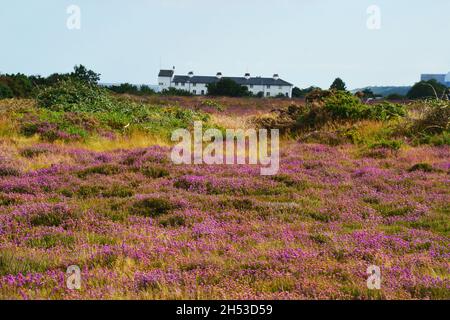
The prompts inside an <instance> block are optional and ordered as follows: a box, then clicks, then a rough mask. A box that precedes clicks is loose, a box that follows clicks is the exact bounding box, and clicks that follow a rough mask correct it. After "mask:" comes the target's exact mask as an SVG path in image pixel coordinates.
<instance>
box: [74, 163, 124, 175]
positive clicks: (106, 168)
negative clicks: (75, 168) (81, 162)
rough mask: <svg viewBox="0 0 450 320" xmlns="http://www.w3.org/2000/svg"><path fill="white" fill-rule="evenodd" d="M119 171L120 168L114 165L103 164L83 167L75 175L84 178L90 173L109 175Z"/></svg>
mask: <svg viewBox="0 0 450 320" xmlns="http://www.w3.org/2000/svg"><path fill="white" fill-rule="evenodd" d="M120 172H121V168H120V167H118V166H116V165H112V164H103V165H98V166H94V167H90V168H87V169H84V170H82V171H79V172H78V173H77V175H78V177H80V178H86V177H87V176H89V175H92V174H100V175H105V176H110V175H114V174H118V173H120Z"/></svg>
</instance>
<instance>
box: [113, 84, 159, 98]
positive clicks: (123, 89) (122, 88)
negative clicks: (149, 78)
mask: <svg viewBox="0 0 450 320" xmlns="http://www.w3.org/2000/svg"><path fill="white" fill-rule="evenodd" d="M108 89H109V90H111V91H113V92H115V93H119V94H124V93H127V94H133V95H137V96H142V95H153V94H155V91H154V90H153V89H151V88H150V87H149V86H147V85H141V86H140V87H138V86H136V85H133V84H130V83H121V84H120V85H113V86H110V87H108Z"/></svg>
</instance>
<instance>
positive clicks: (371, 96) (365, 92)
mask: <svg viewBox="0 0 450 320" xmlns="http://www.w3.org/2000/svg"><path fill="white" fill-rule="evenodd" d="M362 93H363V98H364V99H374V98H375V94H374V93H373V91H372V90H370V89H368V88H366V89H364V90H363V91H362Z"/></svg>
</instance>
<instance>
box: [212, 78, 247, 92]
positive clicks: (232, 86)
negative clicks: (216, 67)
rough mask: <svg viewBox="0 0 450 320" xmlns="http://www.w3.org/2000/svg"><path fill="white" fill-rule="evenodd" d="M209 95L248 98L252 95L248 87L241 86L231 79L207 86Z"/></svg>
mask: <svg viewBox="0 0 450 320" xmlns="http://www.w3.org/2000/svg"><path fill="white" fill-rule="evenodd" d="M207 88H208V95H210V96H228V97H248V96H250V95H251V93H250V92H249V91H248V88H247V87H246V86H241V85H240V84H238V83H236V82H235V81H233V80H231V79H226V78H225V79H220V80H219V81H217V82H215V83H210V84H208V85H207Z"/></svg>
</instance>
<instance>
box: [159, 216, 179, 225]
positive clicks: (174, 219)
mask: <svg viewBox="0 0 450 320" xmlns="http://www.w3.org/2000/svg"><path fill="white" fill-rule="evenodd" d="M159 224H160V225H161V226H163V227H166V228H167V227H182V226H184V225H186V220H185V219H184V217H182V216H170V217H167V218H163V219H161V220H160V221H159Z"/></svg>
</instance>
